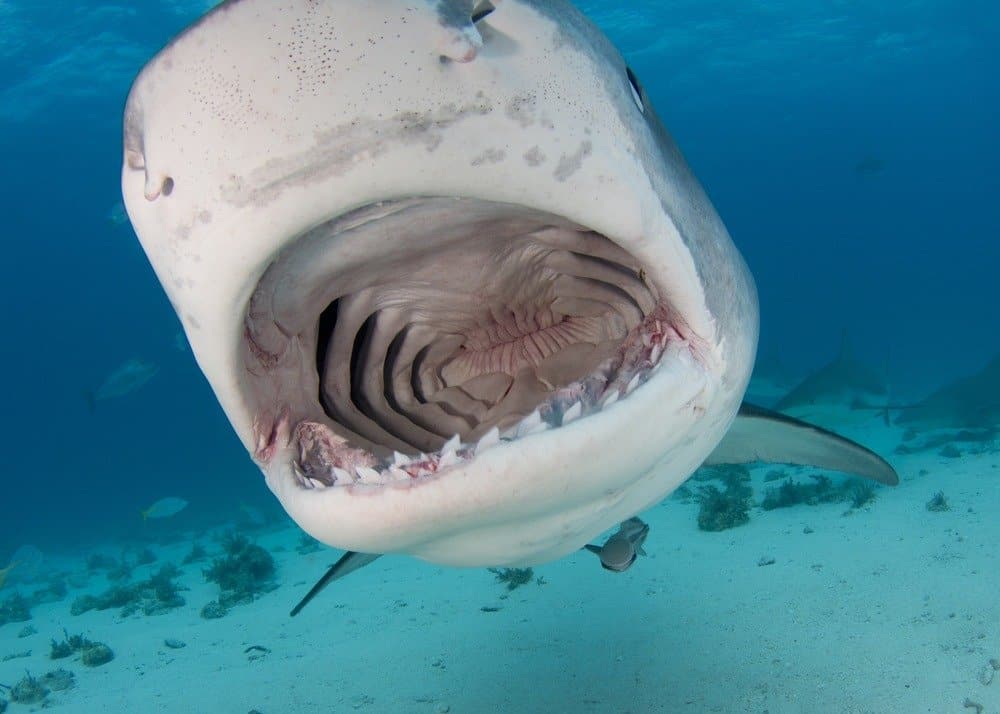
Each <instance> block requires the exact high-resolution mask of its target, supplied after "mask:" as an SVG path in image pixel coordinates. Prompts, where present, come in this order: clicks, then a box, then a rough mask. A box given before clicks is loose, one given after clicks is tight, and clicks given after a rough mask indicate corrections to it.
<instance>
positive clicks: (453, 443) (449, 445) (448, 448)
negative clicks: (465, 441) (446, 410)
mask: <svg viewBox="0 0 1000 714" xmlns="http://www.w3.org/2000/svg"><path fill="white" fill-rule="evenodd" d="M461 445H462V439H461V437H459V435H458V434H455V436H453V437H451V438H450V439H448V441H447V442H446V443H445V445H444V446H443V447H442V448H441V453H442V454H448V453H454V452H456V451H458V447H460V446H461Z"/></svg>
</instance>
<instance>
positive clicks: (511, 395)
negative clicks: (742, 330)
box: [243, 198, 702, 490]
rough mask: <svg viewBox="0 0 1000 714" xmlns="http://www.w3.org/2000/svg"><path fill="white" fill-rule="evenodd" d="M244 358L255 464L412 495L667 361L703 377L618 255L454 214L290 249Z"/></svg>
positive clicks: (413, 212)
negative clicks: (282, 464) (281, 463)
mask: <svg viewBox="0 0 1000 714" xmlns="http://www.w3.org/2000/svg"><path fill="white" fill-rule="evenodd" d="M243 354H244V360H245V368H246V372H247V374H248V375H249V376H248V379H247V385H248V389H247V390H246V394H247V396H248V398H249V399H252V400H256V404H254V405H253V410H254V412H255V413H256V414H258V415H259V416H258V418H257V420H256V424H255V438H256V442H257V450H256V454H255V455H256V458H257V459H258V460H259V461H260V462H261V463H262V465H264V466H265V467H266V466H269V465H271V463H272V462H273V461H274V460H275V459H278V460H285V461H287V462H288V464H289V466H290V467H291V473H292V474H293V480H294V483H295V485H296V486H297V487H298V488H301V489H305V490H311V489H326V488H335V489H348V490H349V489H352V488H354V487H364V488H375V487H391V486H397V487H406V488H409V487H413V486H416V485H419V484H420V483H422V482H424V481H426V480H428V479H433V478H436V477H438V476H439V475H441V474H442V473H443V472H446V471H447V470H448V469H451V468H455V467H458V466H461V465H464V464H468V463H470V462H472V461H473V460H474V459H475V458H476V456H477V454H481V453H482V452H483V451H485V450H487V449H489V448H491V447H495V446H497V445H500V444H502V443H506V442H512V441H515V440H518V439H521V438H524V437H527V436H529V435H532V434H536V433H540V432H544V431H547V430H549V429H553V428H559V427H562V426H564V425H568V424H570V423H572V422H573V421H575V420H577V419H586V418H587V417H589V416H591V415H593V414H594V413H596V412H599V411H600V410H601V409H602V408H604V407H607V406H611V405H612V404H614V403H615V402H616V401H617V400H619V399H625V398H627V397H628V396H629V395H630V394H631V393H632V392H633V391H635V390H636V389H639V388H641V387H642V386H643V385H644V384H645V382H647V381H648V380H649V379H650V378H651V377H652V376H653V375H654V373H656V371H657V370H658V368H660V367H661V366H662V365H663V364H664V362H665V361H667V362H671V363H672V364H674V365H675V367H677V368H679V369H680V371H684V372H687V373H690V375H689V376H690V377H691V378H693V379H692V380H690V381H691V383H692V384H694V385H698V384H701V380H700V379H698V377H699V372H701V371H702V370H701V367H700V361H699V356H698V355H699V352H698V349H697V348H696V346H695V341H694V340H693V339H692V332H691V330H690V328H688V327H687V326H686V324H685V322H684V319H683V318H682V316H681V315H680V314H679V313H678V311H677V310H676V309H674V308H673V306H672V305H671V304H670V302H669V301H668V300H667V299H665V298H664V297H663V296H662V295H661V293H660V291H659V290H657V289H656V288H655V287H654V286H652V285H651V284H650V283H649V282H648V281H647V280H646V275H645V270H644V268H643V266H642V265H641V263H640V261H639V260H638V259H637V258H636V257H635V256H633V255H631V254H630V253H629V252H628V251H626V250H624V249H623V248H621V247H620V246H618V245H616V244H615V243H614V242H612V241H611V240H609V239H608V238H606V237H604V236H602V235H600V234H597V233H595V232H593V231H590V230H587V229H585V228H583V227H581V226H578V225H574V224H571V223H569V222H567V221H565V220H564V219H561V218H559V217H557V216H554V215H548V214H544V213H540V212H537V211H531V210H528V209H525V208H522V207H518V206H512V205H506V204H497V203H490V202H485V201H475V200H459V199H452V198H428V199H416V200H410V201H401V202H395V203H389V204H384V205H379V206H372V207H369V208H366V209H362V210H360V211H357V212H354V213H352V214H350V215H348V216H345V217H343V218H339V219H335V220H332V221H330V222H328V223H326V224H324V225H322V226H319V227H318V228H315V229H313V230H311V231H310V232H309V233H308V234H306V235H304V236H302V237H301V238H300V239H299V240H297V241H295V242H294V243H293V244H292V246H291V247H290V248H289V249H287V250H286V251H284V252H283V253H282V254H281V255H280V256H279V257H278V258H277V260H276V261H275V262H274V263H273V264H272V265H271V266H270V268H269V269H268V270H267V272H266V273H265V275H264V277H263V279H262V280H261V281H260V283H259V284H258V286H257V288H256V290H255V292H254V294H253V298H252V299H251V301H250V307H249V309H248V312H247V316H246V329H245V331H244V352H243ZM687 391H689V392H693V391H695V390H690V389H689V390H687Z"/></svg>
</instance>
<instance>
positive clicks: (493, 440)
mask: <svg viewBox="0 0 1000 714" xmlns="http://www.w3.org/2000/svg"><path fill="white" fill-rule="evenodd" d="M499 443H500V429H498V428H497V427H493V428H492V429H490V430H489V431H488V432H486V433H485V434H483V435H482V437H481V438H480V439H479V441H478V442H476V453H477V454H478V453H479V452H480V451H485V450H486V449H488V448H490V447H491V446H496V445H497V444H499Z"/></svg>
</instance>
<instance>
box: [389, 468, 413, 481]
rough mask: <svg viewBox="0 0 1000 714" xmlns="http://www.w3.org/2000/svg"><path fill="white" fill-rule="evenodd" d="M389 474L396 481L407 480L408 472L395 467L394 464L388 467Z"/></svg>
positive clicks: (408, 477)
mask: <svg viewBox="0 0 1000 714" xmlns="http://www.w3.org/2000/svg"><path fill="white" fill-rule="evenodd" d="M389 475H390V476H392V477H393V478H394V479H396V480H397V481H409V480H410V474H408V473H406V472H405V471H403V469H400V468H396V467H395V466H390V467H389Z"/></svg>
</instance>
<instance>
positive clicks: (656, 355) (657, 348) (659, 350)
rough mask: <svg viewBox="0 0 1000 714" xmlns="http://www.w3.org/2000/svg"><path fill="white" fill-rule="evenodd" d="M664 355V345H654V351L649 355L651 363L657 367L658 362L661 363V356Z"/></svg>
mask: <svg viewBox="0 0 1000 714" xmlns="http://www.w3.org/2000/svg"><path fill="white" fill-rule="evenodd" d="M662 354H663V345H661V344H660V343H659V342H657V343H656V344H655V345H653V351H652V352H651V353H650V355H649V361H650V362H652V363H653V364H654V365H655V364H656V363H657V362H659V361H660V355H662Z"/></svg>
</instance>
